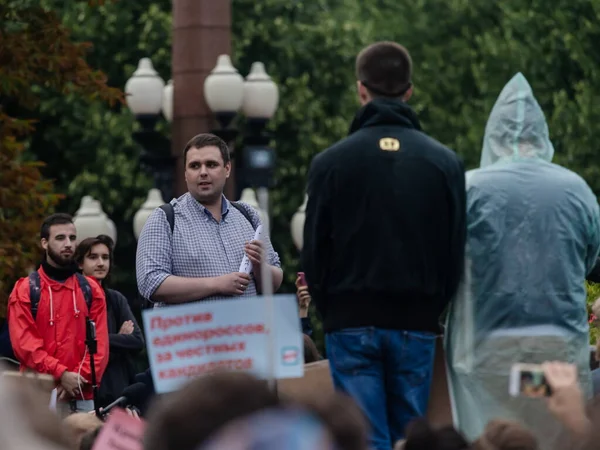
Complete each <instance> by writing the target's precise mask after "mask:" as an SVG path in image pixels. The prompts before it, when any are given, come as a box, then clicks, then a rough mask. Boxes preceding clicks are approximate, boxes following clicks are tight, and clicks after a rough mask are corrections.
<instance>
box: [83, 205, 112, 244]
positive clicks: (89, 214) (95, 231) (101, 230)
mask: <svg viewBox="0 0 600 450" xmlns="http://www.w3.org/2000/svg"><path fill="white" fill-rule="evenodd" d="M73 223H74V224H75V228H76V229H77V241H78V242H81V241H82V240H83V239H86V238H89V237H96V236H98V235H99V234H106V235H107V236H110V237H111V238H112V240H113V242H114V243H115V244H116V243H117V229H116V227H115V223H114V222H113V221H112V220H110V219H109V218H108V216H107V215H106V213H105V212H104V211H103V210H102V205H101V204H100V202H99V201H98V200H95V199H94V198H92V197H91V196H89V195H86V196H85V197H83V198H82V199H81V205H80V206H79V209H78V210H77V212H76V213H75V217H74V218H73Z"/></svg>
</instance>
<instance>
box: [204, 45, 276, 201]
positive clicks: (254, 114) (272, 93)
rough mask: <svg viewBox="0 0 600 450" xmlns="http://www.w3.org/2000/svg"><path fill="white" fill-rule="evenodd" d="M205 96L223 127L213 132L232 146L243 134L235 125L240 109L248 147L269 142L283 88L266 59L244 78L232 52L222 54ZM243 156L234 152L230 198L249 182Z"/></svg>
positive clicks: (256, 63) (236, 194)
mask: <svg viewBox="0 0 600 450" xmlns="http://www.w3.org/2000/svg"><path fill="white" fill-rule="evenodd" d="M204 97H205V99H206V103H207V105H208V107H209V108H210V110H211V111H212V112H213V114H214V115H215V117H216V119H217V121H218V123H219V125H220V128H218V129H215V130H212V131H211V132H212V133H214V134H216V135H217V136H219V137H221V138H222V139H223V140H224V141H225V142H227V143H228V145H229V146H230V148H233V147H234V146H233V142H234V141H235V139H236V138H237V136H238V135H239V133H240V130H238V129H236V128H234V127H232V122H233V120H234V118H235V117H236V116H237V115H238V113H239V112H240V111H241V112H242V113H243V115H244V116H245V118H246V126H245V127H244V129H243V136H242V138H243V139H242V140H243V143H244V147H246V146H250V145H259V146H266V145H268V144H269V140H270V138H269V137H268V136H267V135H266V134H265V127H266V125H267V123H268V122H269V120H270V119H271V118H272V117H273V115H274V114H275V112H276V111H277V106H278V104H279V90H278V88H277V84H275V82H274V81H273V80H272V79H271V77H270V76H269V75H268V74H267V72H266V70H265V66H264V64H263V63H262V62H255V63H253V64H252V66H251V68H250V73H249V74H248V76H247V77H246V78H245V79H244V78H242V76H241V75H240V74H239V72H238V71H237V69H236V68H235V67H234V66H233V64H232V63H231V58H230V57H229V55H220V56H219V57H218V58H217V64H216V65H215V67H214V69H213V70H212V72H211V73H210V75H209V76H208V77H207V78H206V80H205V82H204ZM242 151H243V149H242ZM239 156H240V155H239V154H237V152H235V150H234V151H233V152H232V158H233V162H234V164H233V166H234V167H233V168H234V174H233V175H232V177H231V179H232V183H235V184H234V185H233V186H231V187H230V189H229V195H228V196H229V197H230V198H231V197H234V198H238V196H239V194H240V193H241V192H242V190H243V188H244V187H246V186H247V185H248V184H247V183H243V182H242V181H243V178H244V174H243V163H242V162H241V159H242V158H240V157H239ZM240 175H241V176H240Z"/></svg>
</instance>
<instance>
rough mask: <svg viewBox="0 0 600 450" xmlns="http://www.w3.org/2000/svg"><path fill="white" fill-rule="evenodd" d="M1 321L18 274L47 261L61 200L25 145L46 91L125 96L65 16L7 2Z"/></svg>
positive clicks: (2, 74)
mask: <svg viewBox="0 0 600 450" xmlns="http://www.w3.org/2000/svg"><path fill="white" fill-rule="evenodd" d="M0 16H1V17H2V18H3V20H2V21H0V36H1V39H2V41H1V43H0V87H1V92H0V179H1V180H2V185H1V187H0V261H1V264H0V318H3V317H5V314H6V301H7V298H8V294H9V292H10V290H11V288H12V284H13V283H14V282H15V281H16V279H17V278H19V277H21V276H24V275H25V274H26V273H27V271H28V269H30V268H31V267H32V266H33V265H34V264H35V263H36V262H37V260H38V259H39V252H38V242H39V226H40V223H41V221H42V220H43V218H44V217H45V216H46V215H47V214H48V213H49V212H51V210H52V208H53V206H54V205H56V203H57V202H58V201H59V198H60V197H59V196H58V195H56V194H55V193H54V192H53V186H52V183H51V182H49V181H47V180H44V179H43V178H42V176H41V174H40V168H41V167H42V164H41V163H40V162H35V161H28V160H27V159H26V158H25V157H24V150H25V148H26V145H27V144H28V141H29V139H30V137H31V135H32V133H33V132H34V130H35V126H34V125H35V120H34V119H35V115H34V111H35V110H36V109H37V108H38V107H39V105H40V101H41V97H40V95H39V94H40V92H41V90H42V89H43V90H46V91H48V92H53V93H55V95H68V96H72V97H74V98H78V99H81V100H82V101H88V102H89V101H91V100H98V101H107V100H108V101H109V102H111V103H113V104H114V103H115V102H117V101H119V100H121V99H122V96H121V91H120V90H117V89H111V88H109V87H108V86H107V85H106V82H105V81H106V78H105V77H104V75H103V74H102V73H101V72H99V71H96V70H93V69H92V68H91V67H90V66H89V65H88V64H87V63H86V62H85V56H86V52H87V49H88V45H87V44H83V43H81V44H76V43H73V42H72V40H71V36H70V33H69V31H68V29H66V28H65V27H64V26H63V25H62V24H61V21H60V18H59V17H57V15H56V14H55V13H54V12H52V11H48V10H46V9H44V8H42V7H40V6H39V5H37V4H36V3H35V2H31V1H21V2H2V3H0Z"/></svg>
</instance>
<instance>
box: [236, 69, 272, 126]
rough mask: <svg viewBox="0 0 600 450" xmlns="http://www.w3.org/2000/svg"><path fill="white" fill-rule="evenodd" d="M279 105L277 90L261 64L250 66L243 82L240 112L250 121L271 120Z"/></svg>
mask: <svg viewBox="0 0 600 450" xmlns="http://www.w3.org/2000/svg"><path fill="white" fill-rule="evenodd" d="M278 105H279V89H278V88H277V84H275V82H274V81H273V80H272V79H271V77H270V76H269V75H268V74H267V72H266V70H265V65H264V64H263V63H261V62H255V63H253V64H252V67H251V69H250V73H249V74H248V76H247V77H246V81H245V82H244V100H243V102H242V111H243V112H244V115H245V116H246V117H248V118H250V119H265V120H268V119H271V118H272V117H273V115H274V114H275V111H277V106H278Z"/></svg>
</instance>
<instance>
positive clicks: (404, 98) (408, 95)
mask: <svg viewBox="0 0 600 450" xmlns="http://www.w3.org/2000/svg"><path fill="white" fill-rule="evenodd" d="M412 95H413V86H411V87H409V88H408V91H406V92H405V93H404V95H403V96H402V101H404V102H407V101H409V100H410V98H411V97H412Z"/></svg>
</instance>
